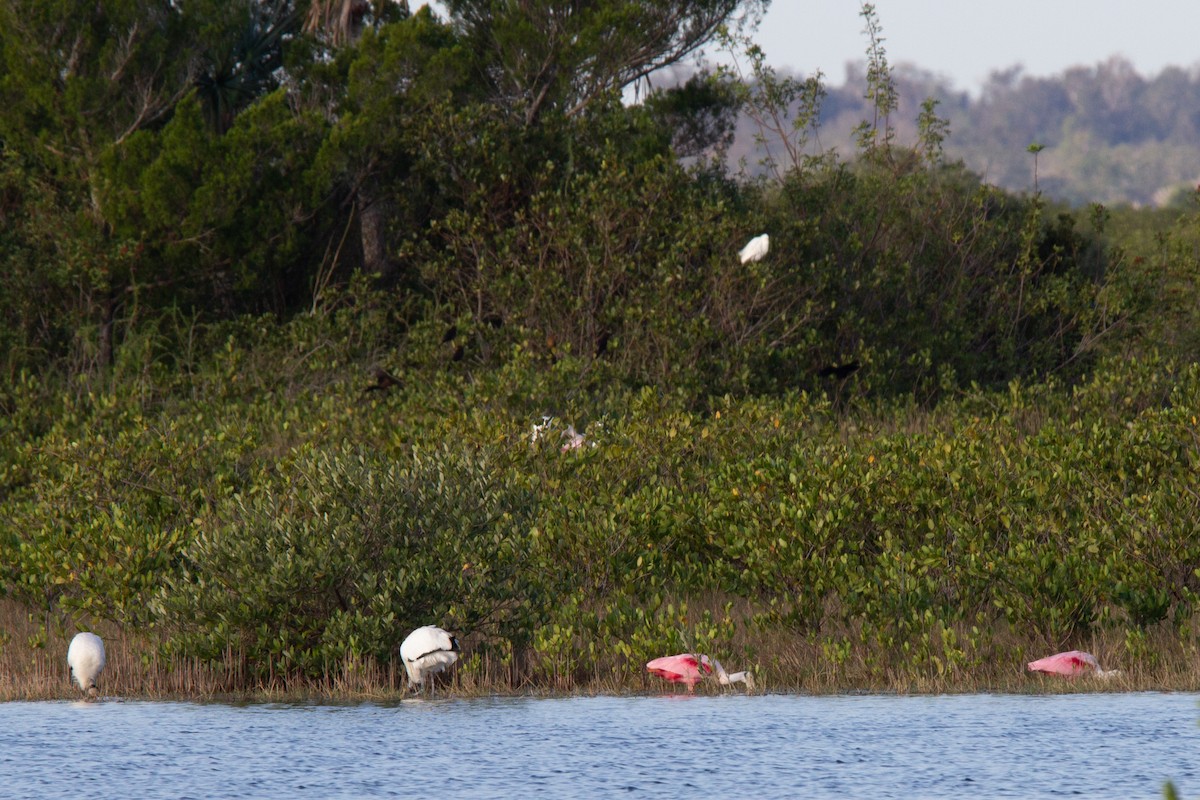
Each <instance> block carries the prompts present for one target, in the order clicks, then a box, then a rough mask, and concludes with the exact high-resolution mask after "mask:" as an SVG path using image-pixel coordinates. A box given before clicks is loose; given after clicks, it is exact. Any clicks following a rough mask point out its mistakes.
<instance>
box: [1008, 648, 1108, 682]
mask: <svg viewBox="0 0 1200 800" xmlns="http://www.w3.org/2000/svg"><path fill="white" fill-rule="evenodd" d="M1026 666H1027V667H1028V669H1029V671H1030V672H1044V673H1046V674H1047V675H1067V676H1069V677H1072V678H1073V677H1075V676H1076V675H1095V676H1096V677H1098V678H1111V677H1112V676H1114V675H1117V674H1120V672H1121V671H1120V670H1117V669H1100V662H1098V661H1097V660H1096V657H1095V656H1094V655H1092V654H1091V653H1085V652H1083V651H1082V650H1068V651H1067V652H1065V653H1055V654H1054V655H1052V656H1046V657H1045V658H1039V659H1038V660H1037V661H1030V662H1029V663H1028V664H1027V665H1026Z"/></svg>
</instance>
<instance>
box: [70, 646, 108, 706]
mask: <svg viewBox="0 0 1200 800" xmlns="http://www.w3.org/2000/svg"><path fill="white" fill-rule="evenodd" d="M104 663H105V662H104V640H103V639H101V638H100V637H99V636H97V635H96V634H94V633H87V632H86V631H85V632H84V633H77V634H75V638H74V639H72V640H71V645H70V647H68V648H67V665H68V666H69V667H70V668H71V674H72V675H73V676H74V678H75V682H76V683H78V684H79V688H80V689H82V690H83V691H84V693H85V694H87V696H88V697H89V698H91V697H95V696H96V695H97V694H99V691H98V690H97V689H96V679H97V678H99V677H100V673H101V672H103V671H104Z"/></svg>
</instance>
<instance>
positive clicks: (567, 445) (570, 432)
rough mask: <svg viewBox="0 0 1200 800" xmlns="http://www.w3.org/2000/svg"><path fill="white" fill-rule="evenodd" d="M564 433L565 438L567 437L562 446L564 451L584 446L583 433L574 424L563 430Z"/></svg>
mask: <svg viewBox="0 0 1200 800" xmlns="http://www.w3.org/2000/svg"><path fill="white" fill-rule="evenodd" d="M562 435H563V438H564V439H566V441H565V442H563V446H562V451H563V452H564V453H565V452H567V451H568V450H578V449H579V448H581V447H583V443H584V438H583V434H582V433H580V432H579V431H577V430H575V426H574V425H568V426H567V429H566V430H565V431H563V432H562Z"/></svg>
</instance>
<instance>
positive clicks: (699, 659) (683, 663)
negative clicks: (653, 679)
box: [646, 653, 754, 692]
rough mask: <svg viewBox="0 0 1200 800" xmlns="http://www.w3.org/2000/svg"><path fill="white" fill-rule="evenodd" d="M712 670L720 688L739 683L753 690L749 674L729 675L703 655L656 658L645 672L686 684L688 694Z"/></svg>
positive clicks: (711, 672) (689, 654) (716, 663)
mask: <svg viewBox="0 0 1200 800" xmlns="http://www.w3.org/2000/svg"><path fill="white" fill-rule="evenodd" d="M714 670H715V671H716V675H717V682H718V683H720V684H721V685H722V686H730V685H732V684H734V683H738V682H741V683H744V684H746V688H747V689H753V688H754V675H753V674H751V673H750V672H735V673H733V674H732V675H731V674H729V673H727V672H726V671H725V668H724V667H722V666H721V662H720V661H717V660H716V659H715V658H709V657H708V656H705V655H693V654H692V653H680V654H679V655H675V656H663V657H662V658H656V659H654V660H653V661H650V662H647V664H646V671H647V672H649V673H650V674H651V675H657V676H658V677H660V678H665V679H666V680H668V681H671V682H672V683H683V684H686V685H687V687H688V692H692V691H694V690H695V687H696V684H697V683H699V682H700V681H702V680H704V679H705V678H707V677H709V676H710V675H712V674H713V672H714Z"/></svg>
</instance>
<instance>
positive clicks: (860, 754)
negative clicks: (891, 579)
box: [0, 693, 1200, 799]
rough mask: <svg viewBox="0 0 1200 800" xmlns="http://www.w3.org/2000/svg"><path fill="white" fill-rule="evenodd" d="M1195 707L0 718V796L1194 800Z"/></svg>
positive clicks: (348, 711) (583, 704) (747, 705)
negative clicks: (1172, 788)
mask: <svg viewBox="0 0 1200 800" xmlns="http://www.w3.org/2000/svg"><path fill="white" fill-rule="evenodd" d="M1198 703H1200V695H1196V694H1158V693H1144V694H1143V693H1138V694H1080V695H1049V696H1026V695H956V696H942V697H890V696H839V697H803V696H783V695H767V696H752V697H745V696H738V695H734V696H721V697H713V696H701V697H686V696H673V697H586V698H561V699H528V698H492V699H478V700H434V701H424V700H415V699H414V700H406V701H404V702H402V703H398V704H394V705H387V706H384V705H370V704H368V705H353V706H317V705H246V706H234V705H221V704H196V703H164V702H119V701H114V700H106V701H103V702H100V703H95V704H87V703H81V702H80V703H67V702H58V703H51V702H47V703H5V704H0V797H4V798H8V797H14V798H24V797H29V798H55V797H70V798H79V797H86V798H89V799H94V798H105V797H139V798H159V797H163V798H209V797H238V798H275V797H278V798H292V797H319V798H338V797H345V798H359V797H424V798H441V797H447V798H450V797H453V798H458V797H464V798H465V797H525V796H530V795H533V796H537V797H585V798H591V797H611V796H618V795H619V796H631V797H680V796H683V795H685V794H688V795H692V794H693V793H694V796H697V797H700V796H727V797H756V798H758V797H763V798H770V797H808V798H823V797H827V798H846V797H871V798H888V797H895V798H939V797H963V796H967V797H986V798H993V797H996V798H998V797H1020V798H1036V797H1046V798H1050V797H1054V798H1060V797H1061V796H1063V795H1072V794H1078V795H1086V796H1088V797H1089V798H1130V797H1146V798H1152V797H1161V792H1162V786H1163V782H1164V781H1166V780H1171V781H1173V782H1174V783H1175V785H1176V787H1177V788H1178V789H1179V790H1180V794H1181V796H1182V797H1184V798H1200V726H1198V725H1197V720H1198V719H1200V704H1198Z"/></svg>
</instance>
